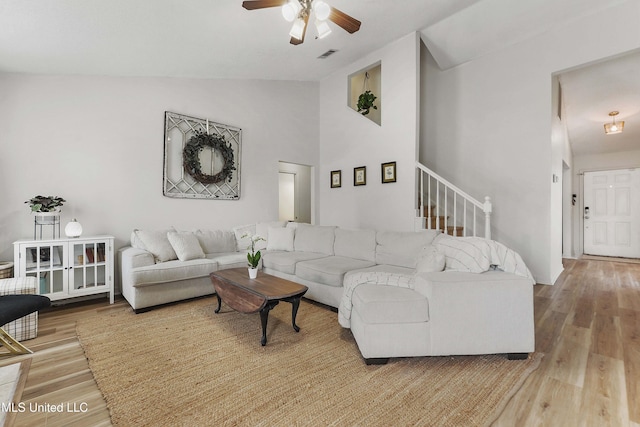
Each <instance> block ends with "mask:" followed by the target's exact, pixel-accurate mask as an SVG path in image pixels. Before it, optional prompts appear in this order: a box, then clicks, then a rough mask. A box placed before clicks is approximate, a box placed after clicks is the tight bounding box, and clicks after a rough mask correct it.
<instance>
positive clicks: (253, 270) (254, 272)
mask: <svg viewBox="0 0 640 427" xmlns="http://www.w3.org/2000/svg"><path fill="white" fill-rule="evenodd" d="M256 277H258V269H257V268H253V267H249V279H255V278H256Z"/></svg>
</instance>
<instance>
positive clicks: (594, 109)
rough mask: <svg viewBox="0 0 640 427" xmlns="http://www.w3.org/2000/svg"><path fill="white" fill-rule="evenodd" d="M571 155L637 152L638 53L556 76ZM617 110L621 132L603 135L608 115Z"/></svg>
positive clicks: (639, 107)
mask: <svg viewBox="0 0 640 427" xmlns="http://www.w3.org/2000/svg"><path fill="white" fill-rule="evenodd" d="M559 79H560V84H561V86H562V98H563V99H564V106H565V113H566V123H567V129H568V132H569V140H570V141H571V148H572V150H573V154H574V155H581V154H602V153H610V152H616V151H630V150H640V52H635V53H631V54H627V55H624V56H621V57H618V58H614V59H610V60H607V61H604V62H601V63H598V64H594V65H589V66H585V67H582V68H579V69H576V70H572V71H568V72H565V73H563V74H561V75H560V76H559ZM611 111H619V112H620V114H619V115H618V116H617V117H616V121H619V120H624V122H625V125H624V130H623V132H622V133H618V134H614V135H605V133H604V124H605V123H608V122H611V117H609V112H611Z"/></svg>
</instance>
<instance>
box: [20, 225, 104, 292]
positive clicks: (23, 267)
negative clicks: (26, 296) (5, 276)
mask: <svg viewBox="0 0 640 427" xmlns="http://www.w3.org/2000/svg"><path fill="white" fill-rule="evenodd" d="M14 264H15V271H16V276H20V277H22V276H33V277H35V278H36V279H37V280H38V293H39V294H40V295H46V296H47V297H49V298H50V299H51V300H52V301H55V300H60V299H67V298H73V297H78V296H84V295H93V294H99V293H107V294H108V296H109V301H110V302H111V303H112V304H113V292H114V291H113V274H114V273H113V269H114V267H113V237H112V236H95V237H85V238H68V239H52V240H19V241H17V242H14Z"/></svg>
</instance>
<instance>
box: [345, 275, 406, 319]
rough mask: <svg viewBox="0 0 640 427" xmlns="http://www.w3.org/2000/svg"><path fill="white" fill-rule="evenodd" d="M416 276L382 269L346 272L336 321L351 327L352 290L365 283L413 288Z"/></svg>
mask: <svg viewBox="0 0 640 427" xmlns="http://www.w3.org/2000/svg"><path fill="white" fill-rule="evenodd" d="M415 278H416V276H415V275H413V274H399V273H388V272H383V271H366V272H353V273H347V274H346V275H345V277H344V292H343V293H342V299H341V300H340V307H339V308H338V323H340V326H342V327H343V328H350V327H351V297H352V296H353V291H354V290H355V289H356V288H357V287H358V286H360V285H363V284H365V283H375V284H377V285H387V286H398V287H400V288H409V289H413V284H414V282H415Z"/></svg>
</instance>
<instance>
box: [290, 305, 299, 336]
mask: <svg viewBox="0 0 640 427" xmlns="http://www.w3.org/2000/svg"><path fill="white" fill-rule="evenodd" d="M298 307H300V298H299V297H298V298H293V300H291V324H292V325H293V330H294V331H296V332H300V327H299V326H298V325H296V316H297V315H298Z"/></svg>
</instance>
